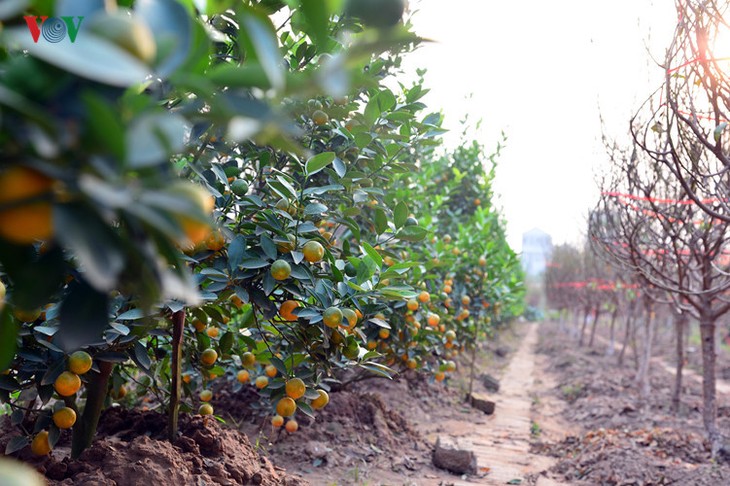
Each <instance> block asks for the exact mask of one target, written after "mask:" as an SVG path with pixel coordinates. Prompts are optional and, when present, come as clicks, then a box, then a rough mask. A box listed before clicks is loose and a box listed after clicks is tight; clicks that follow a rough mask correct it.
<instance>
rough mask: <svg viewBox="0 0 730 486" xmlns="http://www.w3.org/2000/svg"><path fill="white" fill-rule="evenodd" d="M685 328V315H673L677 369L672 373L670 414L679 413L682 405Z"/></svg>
mask: <svg viewBox="0 0 730 486" xmlns="http://www.w3.org/2000/svg"><path fill="white" fill-rule="evenodd" d="M686 327H687V313H685V312H683V313H681V314H675V315H674V330H675V331H676V337H677V369H676V371H675V373H674V392H673V393H672V412H673V413H675V414H677V413H679V407H680V405H681V404H682V369H683V368H684V329H685V328H686Z"/></svg>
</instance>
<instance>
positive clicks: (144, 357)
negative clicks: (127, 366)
mask: <svg viewBox="0 0 730 486" xmlns="http://www.w3.org/2000/svg"><path fill="white" fill-rule="evenodd" d="M134 361H135V362H136V363H137V364H138V365H139V366H140V368H143V369H145V370H148V369H150V366H152V361H151V360H150V357H149V355H148V354H147V348H145V347H144V346H143V345H142V343H140V342H139V341H136V342H135V343H134Z"/></svg>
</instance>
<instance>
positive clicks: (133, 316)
mask: <svg viewBox="0 0 730 486" xmlns="http://www.w3.org/2000/svg"><path fill="white" fill-rule="evenodd" d="M144 316H145V313H144V312H143V311H142V309H130V310H128V311H127V312H123V313H121V314H119V315H118V316H117V320H118V321H134V320H137V319H142V318H143V317H144Z"/></svg>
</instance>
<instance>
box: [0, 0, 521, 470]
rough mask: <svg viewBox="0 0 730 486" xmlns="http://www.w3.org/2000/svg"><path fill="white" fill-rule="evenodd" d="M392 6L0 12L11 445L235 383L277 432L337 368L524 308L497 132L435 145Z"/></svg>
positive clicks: (48, 1)
mask: <svg viewBox="0 0 730 486" xmlns="http://www.w3.org/2000/svg"><path fill="white" fill-rule="evenodd" d="M403 16H404V4H403V2H401V1H400V0H379V1H377V2H370V1H363V0H348V1H346V2H340V1H309V0H301V1H300V0H293V1H277V0H262V1H254V0H250V1H249V0H247V1H202V2H200V1H174V0H136V1H135V0H119V1H105V2H101V1H93V0H84V1H78V2H67V1H61V0H58V1H53V0H38V1H31V0H28V1H24V0H23V1H11V2H8V3H7V4H4V5H3V6H2V8H0V21H1V22H2V24H1V25H2V30H0V35H1V37H0V39H1V42H2V44H1V45H0V73H2V74H1V75H0V109H1V111H0V114H1V115H2V116H1V117H0V140H1V143H2V146H3V150H2V154H1V155H0V282H1V283H0V291H1V293H0V306H2V307H1V313H0V336H1V337H2V339H0V368H2V369H4V370H5V371H4V372H3V374H2V376H0V400H2V402H3V404H4V412H5V413H6V417H4V420H6V421H7V424H8V427H12V428H13V430H14V431H15V432H14V434H13V436H12V437H11V438H10V439H9V440H8V441H6V442H5V443H4V447H5V454H6V455H18V454H20V455H21V457H26V456H27V452H26V451H27V450H28V449H29V450H30V451H31V452H32V454H34V455H36V456H42V457H43V456H47V455H49V454H51V453H52V452H53V451H54V449H55V448H56V446H57V444H59V443H64V441H69V440H70V457H71V459H78V458H80V457H82V456H83V453H84V451H85V450H87V449H88V448H89V447H90V446H91V445H92V444H93V442H94V440H95V437H96V432H97V428H98V427H99V424H100V421H101V422H102V423H103V421H104V418H103V414H104V413H105V410H108V409H110V408H118V406H119V405H121V406H123V407H128V408H135V407H143V408H144V409H153V410H155V411H157V412H162V413H164V414H165V415H166V417H167V419H166V420H167V427H166V430H167V437H168V439H169V440H170V441H171V442H173V443H176V441H178V439H179V438H180V436H181V431H180V420H181V418H180V417H181V416H183V415H184V416H190V415H192V416H194V415H201V416H203V417H204V419H205V420H206V421H207V420H208V416H213V417H215V418H218V419H219V420H221V421H224V420H223V419H222V418H221V417H220V416H219V415H218V414H217V413H216V401H217V397H218V396H219V395H221V394H226V393H240V392H242V391H243V390H248V393H254V394H255V396H256V399H255V400H253V402H252V403H251V407H253V409H254V410H256V414H257V415H258V416H260V417H268V418H267V419H266V420H268V421H270V423H271V425H272V426H273V427H274V429H276V428H279V427H284V428H285V429H286V431H287V432H289V433H293V432H295V431H296V430H297V429H298V428H299V425H300V423H299V422H300V421H301V420H302V417H305V418H306V420H305V423H306V424H313V423H314V422H313V420H314V419H315V418H316V416H317V415H318V411H319V410H321V409H323V408H324V407H325V406H326V405H327V404H328V402H329V400H330V394H331V393H333V392H334V391H337V390H342V389H345V388H347V387H348V385H350V384H352V383H353V382H355V381H360V380H363V379H365V378H369V377H373V376H379V377H383V378H392V377H396V376H399V375H400V374H402V373H403V372H405V371H407V370H411V369H418V370H422V371H423V372H425V373H427V376H429V377H432V381H436V382H440V381H443V380H444V378H445V377H446V375H447V373H449V372H453V371H454V370H455V369H456V362H455V360H457V356H458V354H459V353H460V352H461V351H463V350H465V349H467V348H470V349H472V350H476V348H477V346H478V344H479V343H480V342H484V341H486V340H489V339H491V338H492V337H493V335H494V332H495V331H496V330H497V329H499V328H500V326H503V325H505V324H506V323H508V322H510V321H511V320H512V319H513V318H514V317H516V316H518V315H520V313H521V312H522V297H523V290H522V272H521V270H520V266H519V261H518V259H517V257H516V254H515V253H514V252H513V250H512V249H511V248H510V247H509V245H508V244H507V242H506V238H505V229H504V222H503V220H502V217H501V215H500V213H499V212H498V210H497V209H496V208H495V206H494V204H493V201H492V197H493V196H492V189H491V184H492V180H493V178H494V168H495V164H496V158H497V155H498V154H494V155H492V156H485V154H484V148H483V147H482V146H481V145H479V144H477V143H471V144H470V142H464V144H463V145H462V146H461V147H459V148H457V149H455V150H453V151H448V150H445V149H444V147H443V146H442V144H441V139H440V137H441V135H442V134H443V133H444V130H443V129H442V128H441V123H442V116H441V115H440V114H439V113H438V112H436V113H434V112H429V111H428V109H427V107H426V105H425V104H424V103H423V102H422V98H423V96H424V95H425V94H426V93H427V92H428V90H427V89H426V88H425V87H424V84H423V83H424V82H423V80H422V79H421V80H418V81H416V82H414V83H413V84H411V85H408V84H403V83H400V84H399V87H400V88H399V90H397V91H393V89H392V88H389V87H387V86H392V85H393V83H391V82H390V81H391V80H392V79H393V78H395V77H397V76H398V75H399V73H400V65H401V57H402V56H404V55H407V53H408V52H409V51H411V50H413V49H414V48H415V46H417V45H418V44H419V42H421V40H420V39H419V38H418V37H417V36H416V35H415V34H414V33H413V31H412V29H411V26H410V24H409V22H408V21H407V20H403ZM65 37H67V38H66V39H65V40H64V38H65ZM61 40H64V42H61ZM473 363H474V360H473V359H472V366H473ZM472 375H473V370H472ZM206 423H207V422H206ZM67 430H70V432H67ZM59 441H60V442H59ZM23 454H25V456H24V455H23ZM14 484H15V483H14ZM28 484H29V483H28ZM246 484H248V483H246Z"/></svg>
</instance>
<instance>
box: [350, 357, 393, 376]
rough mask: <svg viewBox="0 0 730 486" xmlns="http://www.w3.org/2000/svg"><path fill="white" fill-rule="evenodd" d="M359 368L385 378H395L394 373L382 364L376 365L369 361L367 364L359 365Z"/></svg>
mask: <svg viewBox="0 0 730 486" xmlns="http://www.w3.org/2000/svg"><path fill="white" fill-rule="evenodd" d="M357 366H359V367H360V368H362V369H364V370H368V371H370V372H371V373H375V374H376V375H380V376H382V377H385V378H391V377H392V376H393V373H394V371H393V370H391V369H390V368H388V367H387V366H383V365H381V364H380V363H376V362H374V361H368V362H367V363H359V364H358V365H357Z"/></svg>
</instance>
